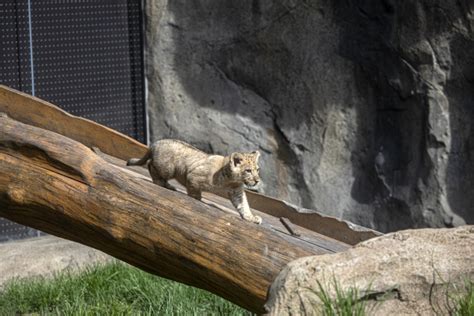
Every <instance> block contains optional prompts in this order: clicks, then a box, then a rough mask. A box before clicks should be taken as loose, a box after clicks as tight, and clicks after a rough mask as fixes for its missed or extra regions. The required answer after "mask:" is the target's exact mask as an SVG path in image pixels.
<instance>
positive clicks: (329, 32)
mask: <svg viewBox="0 0 474 316" xmlns="http://www.w3.org/2000/svg"><path fill="white" fill-rule="evenodd" d="M146 14H147V19H146V28H147V48H146V55H147V56H146V59H147V63H148V66H147V77H148V83H149V87H148V93H149V98H148V101H149V105H150V109H149V114H150V121H151V136H152V139H155V140H156V139H159V138H166V137H174V138H180V139H183V140H186V141H188V142H190V143H193V144H194V145H196V146H198V147H200V148H202V149H204V150H207V151H209V152H216V153H221V154H226V153H230V152H231V151H234V150H254V149H259V150H260V151H261V152H262V154H263V157H262V176H263V180H264V182H265V184H264V186H263V187H262V190H263V191H264V192H265V193H266V194H269V195H272V196H276V197H278V198H281V199H285V200H287V201H289V202H292V203H295V204H298V205H301V206H303V207H306V208H312V209H315V210H318V211H321V212H323V213H326V214H330V215H334V216H339V217H343V218H345V219H348V220H351V221H353V222H356V223H359V224H362V225H365V226H368V227H373V228H376V229H379V230H381V231H393V230H398V229H403V228H408V227H424V226H436V227H439V226H453V225H460V224H463V223H471V224H472V223H474V209H473V208H474V194H473V193H474V163H473V160H472V159H473V157H474V141H473V139H474V127H473V122H474V17H473V16H474V5H473V4H472V1H467V0H466V1H464V0H459V1H454V0H449V1H435V0H406V1H394V0H393V1H389V0H384V1H375V0H374V1H342V0H336V1H329V0H317V1H290V0H288V1H284V0H272V1H270V0H242V1H220V0H195V1H185V0H182V1H181V0H176V1H166V0H156V1H148V4H147V13H146Z"/></svg>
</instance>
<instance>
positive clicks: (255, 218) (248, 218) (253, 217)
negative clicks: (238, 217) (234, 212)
mask: <svg viewBox="0 0 474 316" xmlns="http://www.w3.org/2000/svg"><path fill="white" fill-rule="evenodd" d="M244 219H245V220H246V221H249V222H252V223H255V224H257V225H260V224H261V223H262V218H261V217H260V216H257V215H252V214H250V215H247V216H244Z"/></svg>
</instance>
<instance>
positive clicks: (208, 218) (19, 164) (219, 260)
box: [0, 116, 324, 313]
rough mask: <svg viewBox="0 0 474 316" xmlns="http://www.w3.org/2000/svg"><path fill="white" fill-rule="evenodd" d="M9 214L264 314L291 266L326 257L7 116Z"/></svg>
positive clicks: (3, 211)
mask: <svg viewBox="0 0 474 316" xmlns="http://www.w3.org/2000/svg"><path fill="white" fill-rule="evenodd" d="M0 216H3V217H5V218H8V219H10V220H13V221H15V222H17V223H20V224H24V225H28V226H31V227H34V228H37V229H40V230H42V231H45V232H48V233H51V234H54V235H57V236H60V237H64V238H67V239H70V240H74V241H77V242H80V243H83V244H85V245H89V246H91V247H94V248H97V249H99V250H102V251H104V252H106V253H108V254H111V255H112V256H115V257H117V258H119V259H121V260H124V261H126V262H129V263H130V264H132V265H135V266H137V267H139V268H141V269H144V270H146V271H149V272H151V273H154V274H156V275H159V276H163V277H166V278H169V279H172V280H176V281H179V282H182V283H186V284H189V285H193V286H196V287H199V288H203V289H206V290H208V291H211V292H213V293H215V294H217V295H219V296H221V297H224V298H226V299H228V300H230V301H232V302H234V303H236V304H238V305H240V306H242V307H244V308H247V309H248V310H250V311H253V312H256V313H262V312H263V311H264V310H263V306H264V303H265V299H266V295H267V289H268V287H269V285H270V284H271V282H272V281H273V279H274V278H275V277H276V276H277V274H278V273H279V272H280V270H281V269H282V268H283V267H284V266H285V265H286V264H287V263H288V262H290V261H291V260H294V259H296V258H299V257H303V256H308V255H317V254H322V253H324V252H323V251H321V249H320V248H318V247H315V246H312V245H311V244H309V243H302V242H298V241H297V240H296V241H295V242H292V241H291V239H285V238H282V237H281V235H279V234H278V233H276V232H273V231H271V230H268V229H264V228H263V227H260V226H258V225H255V224H252V223H249V222H245V221H243V220H241V219H239V218H237V217H236V216H234V215H232V214H226V213H224V212H220V211H219V210H217V209H215V208H214V207H210V206H208V205H206V204H204V203H202V202H199V201H196V200H193V199H192V198H189V197H188V196H186V195H184V194H181V193H179V192H173V191H170V190H167V189H164V188H161V187H159V186H156V185H154V184H152V183H150V182H148V181H146V180H144V179H141V178H140V177H135V176H133V174H131V173H130V172H126V171H122V170H120V168H117V167H116V166H113V165H111V164H109V163H107V162H106V161H105V160H103V159H102V158H100V157H99V156H98V155H96V154H95V153H94V152H93V151H92V150H91V149H90V148H88V147H86V146H84V145H82V144H81V143H79V142H76V141H74V140H72V139H70V138H67V137H65V136H62V135H59V134H56V133H53V132H51V131H47V130H44V129H41V128H37V127H33V126H30V125H26V124H22V123H20V122H17V121H15V120H13V119H10V118H7V117H2V116H0Z"/></svg>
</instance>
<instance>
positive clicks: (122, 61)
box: [0, 0, 146, 241]
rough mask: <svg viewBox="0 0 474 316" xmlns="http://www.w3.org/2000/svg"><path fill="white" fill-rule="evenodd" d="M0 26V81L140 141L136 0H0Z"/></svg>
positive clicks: (1, 224) (11, 231) (23, 230)
mask: <svg viewBox="0 0 474 316" xmlns="http://www.w3.org/2000/svg"><path fill="white" fill-rule="evenodd" d="M0 27H1V30H2V31H1V32H0V36H1V48H0V49H1V51H2V59H1V60H0V83H1V84H4V85H6V86H9V87H12V88H15V89H18V90H21V91H24V92H26V93H29V94H32V95H35V96H37V97H40V98H42V99H44V100H47V101H50V102H51V103H53V104H55V105H58V106H59V107H61V108H62V109H64V110H66V111H67V112H69V113H71V114H74V115H77V116H82V117H85V118H88V119H91V120H93V121H96V122H98V123H101V124H103V125H106V126H108V127H111V128H113V129H115V130H117V131H119V132H121V133H124V134H126V135H129V136H131V137H133V138H135V139H137V140H138V141H140V142H143V143H144V142H145V141H146V121H145V103H144V102H145V100H144V77H143V55H142V46H143V43H142V42H143V41H142V39H143V32H142V8H141V0H2V1H0ZM32 235H37V232H35V231H32V230H31V229H30V228H27V227H23V226H20V225H17V224H15V223H12V222H9V221H6V220H5V219H1V218H0V241H2V240H5V239H15V238H22V237H26V236H32Z"/></svg>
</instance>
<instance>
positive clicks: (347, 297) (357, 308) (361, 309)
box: [315, 278, 367, 316]
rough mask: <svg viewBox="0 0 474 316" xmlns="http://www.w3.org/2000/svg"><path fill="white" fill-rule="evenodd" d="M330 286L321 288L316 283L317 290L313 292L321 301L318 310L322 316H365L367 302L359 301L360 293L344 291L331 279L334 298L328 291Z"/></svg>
mask: <svg viewBox="0 0 474 316" xmlns="http://www.w3.org/2000/svg"><path fill="white" fill-rule="evenodd" d="M330 287H331V285H328V286H323V285H322V284H321V283H320V282H319V281H318V290H317V291H316V292H315V293H316V295H317V296H318V297H319V299H320V300H321V305H320V306H319V308H318V310H319V312H320V314H321V315H324V316H364V315H366V309H367V301H365V300H359V297H360V296H361V295H360V292H359V290H358V289H357V288H355V287H354V288H349V289H348V290H346V291H343V290H342V289H341V286H340V285H339V283H338V282H337V281H336V279H335V278H334V279H333V285H332V287H333V289H334V291H335V294H336V296H335V297H331V296H330V294H329V292H328V289H329V288H330Z"/></svg>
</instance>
